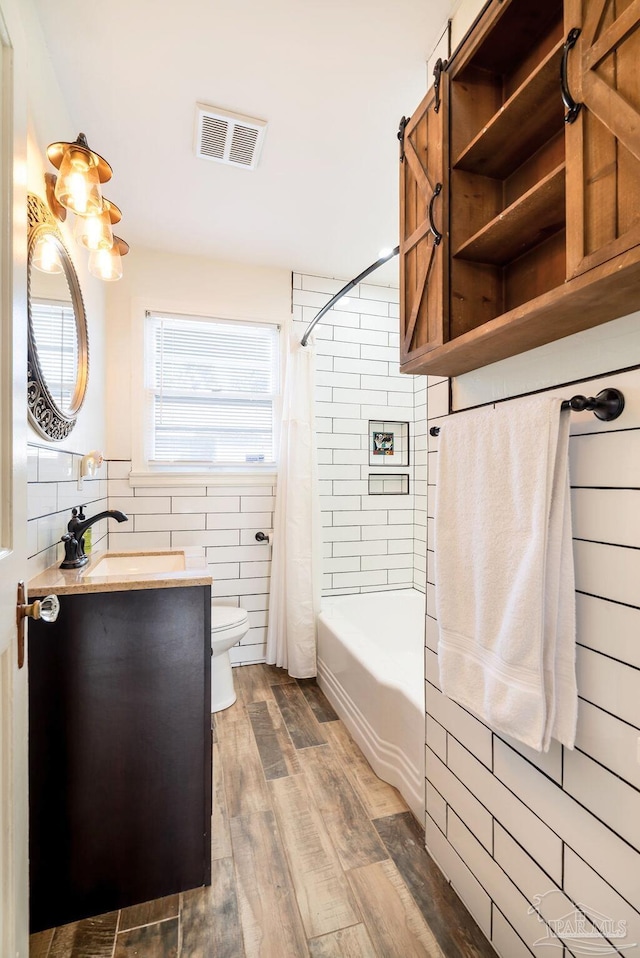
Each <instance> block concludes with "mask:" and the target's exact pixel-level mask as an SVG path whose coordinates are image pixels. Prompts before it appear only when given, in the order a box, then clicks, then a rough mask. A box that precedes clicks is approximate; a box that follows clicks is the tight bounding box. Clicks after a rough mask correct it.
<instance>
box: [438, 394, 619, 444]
mask: <svg viewBox="0 0 640 958" xmlns="http://www.w3.org/2000/svg"><path fill="white" fill-rule="evenodd" d="M561 408H562V409H572V410H573V411H574V412H585V411H588V412H592V413H593V414H594V416H595V417H596V418H597V419H601V420H602V421H603V422H611V421H612V420H614V419H617V418H618V416H619V415H620V414H621V412H622V410H623V409H624V395H623V394H622V393H621V392H620V390H619V389H603V390H602V391H601V392H599V393H598V395H597V396H595V397H594V396H589V397H587V396H572V397H571V399H565V400H564V401H563V403H562V406H561ZM429 435H430V436H438V435H440V426H432V427H431V429H430V430H429Z"/></svg>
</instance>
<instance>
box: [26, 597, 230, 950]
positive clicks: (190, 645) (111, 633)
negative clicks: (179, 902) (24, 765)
mask: <svg viewBox="0 0 640 958" xmlns="http://www.w3.org/2000/svg"><path fill="white" fill-rule="evenodd" d="M60 606H61V607H60V614H59V617H58V620H57V622H55V623H53V624H44V623H42V622H40V621H32V622H30V624H29V723H30V730H29V774H30V786H29V792H30V885H31V928H32V931H39V930H42V929H44V928H50V927H53V926H56V925H61V924H64V923H66V922H69V921H75V920H77V919H79V918H84V917H87V916H90V915H97V914H102V913H105V912H109V911H113V910H115V909H118V908H122V907H126V906H129V905H133V904H136V903H139V902H142V901H149V900H151V899H155V898H161V897H163V896H164V895H169V894H172V893H175V892H178V891H181V890H185V889H188V888H194V887H196V886H199V885H203V884H209V883H210V881H211V836H210V827H211V706H210V700H211V623H210V616H211V589H210V586H185V587H179V588H166V589H144V590H138V591H127V592H94V593H91V594H85V595H62V596H60Z"/></svg>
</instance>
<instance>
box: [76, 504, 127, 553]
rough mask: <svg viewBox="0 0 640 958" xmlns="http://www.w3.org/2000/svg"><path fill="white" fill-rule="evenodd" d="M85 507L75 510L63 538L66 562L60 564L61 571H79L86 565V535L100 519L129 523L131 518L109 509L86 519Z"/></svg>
mask: <svg viewBox="0 0 640 958" xmlns="http://www.w3.org/2000/svg"><path fill="white" fill-rule="evenodd" d="M83 509H84V506H80V507H79V508H78V509H73V510H72V512H71V519H69V522H68V524H67V534H66V535H64V536H63V537H62V542H64V560H63V561H62V562H61V563H60V568H61V569H79V568H80V567H81V566H83V565H86V563H87V562H88V561H89V556H88V555H85V553H84V534H85V532H86V531H87V529H88V528H89V526H92V525H93V524H94V522H98V520H99V519H105V518H111V519H115V520H116V521H117V522H127V521H128V519H129V516H126V515H125V514H124V512H119V511H118V510H117V509H107V510H106V511H105V512H99V513H98V515H97V516H92V517H91V518H90V519H85V516H84V512H83V511H82V510H83Z"/></svg>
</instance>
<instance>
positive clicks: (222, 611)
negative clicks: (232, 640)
mask: <svg viewBox="0 0 640 958" xmlns="http://www.w3.org/2000/svg"><path fill="white" fill-rule="evenodd" d="M248 621H249V616H248V615H247V613H246V610H245V609H238V608H236V607H235V606H226V605H215V606H213V608H212V609H211V632H212V634H213V635H215V634H216V633H219V632H223V631H225V630H226V629H236V628H239V627H240V626H244V625H247V623H248Z"/></svg>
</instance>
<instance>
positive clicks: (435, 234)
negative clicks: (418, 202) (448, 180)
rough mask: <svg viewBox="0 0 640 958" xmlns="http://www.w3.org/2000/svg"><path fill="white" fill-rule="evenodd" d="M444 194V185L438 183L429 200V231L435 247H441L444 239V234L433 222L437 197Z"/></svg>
mask: <svg viewBox="0 0 640 958" xmlns="http://www.w3.org/2000/svg"><path fill="white" fill-rule="evenodd" d="M441 193H442V183H436V186H435V189H434V191H433V196H432V197H431V199H430V200H429V229H430V230H431V233H432V235H433V245H434V246H439V244H440V240H441V239H442V233H441V232H440V230H439V229H438V227H437V226H436V224H435V223H434V222H433V204H434V203H435V201H436V196H440V194H441Z"/></svg>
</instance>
